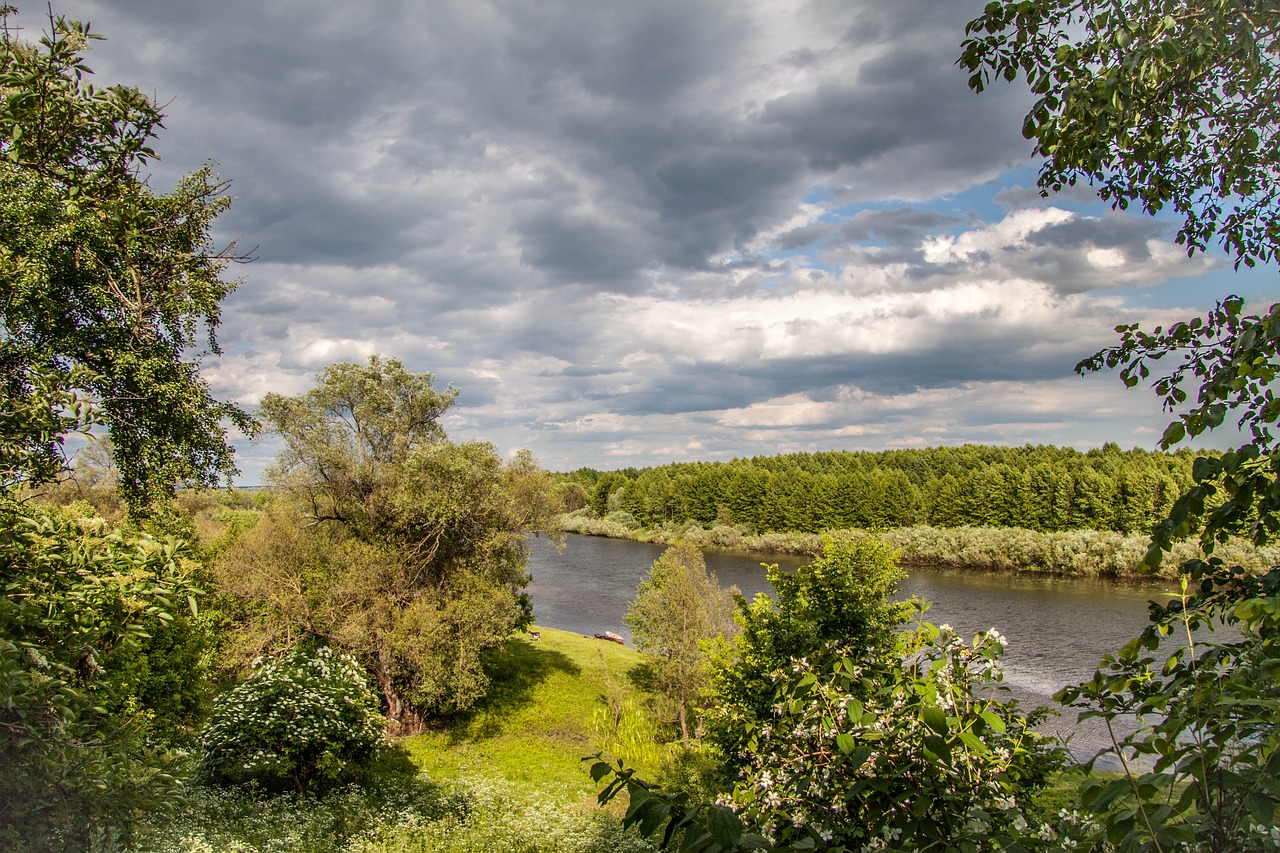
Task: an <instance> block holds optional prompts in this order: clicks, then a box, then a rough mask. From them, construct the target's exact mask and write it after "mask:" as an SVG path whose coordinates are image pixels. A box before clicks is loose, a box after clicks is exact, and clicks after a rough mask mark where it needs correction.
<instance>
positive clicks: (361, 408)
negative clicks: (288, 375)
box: [218, 356, 556, 730]
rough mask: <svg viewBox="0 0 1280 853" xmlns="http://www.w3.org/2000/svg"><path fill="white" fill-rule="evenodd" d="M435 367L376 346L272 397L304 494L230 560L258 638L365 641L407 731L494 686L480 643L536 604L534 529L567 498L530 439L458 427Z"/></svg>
mask: <svg viewBox="0 0 1280 853" xmlns="http://www.w3.org/2000/svg"><path fill="white" fill-rule="evenodd" d="M432 379H433V377H432V375H431V374H429V373H412V372H410V371H408V370H406V369H405V368H404V365H403V364H401V362H400V361H399V360H397V359H394V358H387V359H383V358H380V357H378V356H373V357H371V358H370V359H369V362H368V363H367V364H364V365H360V364H350V363H344V364H335V365H331V366H330V367H328V368H326V369H325V371H324V373H323V374H321V376H320V377H319V382H318V383H317V385H316V387H314V388H312V389H311V390H310V391H308V392H307V393H305V394H302V395H300V396H296V397H284V396H281V395H278V394H269V395H267V396H266V397H265V398H264V399H263V402H262V417H263V420H264V421H265V422H266V424H267V425H268V428H269V429H271V430H272V431H274V432H275V433H277V434H279V435H280V436H281V437H282V438H283V439H284V443H285V448H284V450H283V451H282V452H281V454H280V456H279V458H278V460H277V462H276V464H275V466H273V468H272V469H271V471H270V472H269V476H270V477H271V478H272V480H273V481H274V482H275V483H276V484H277V485H278V486H279V488H280V489H281V491H282V492H283V493H285V495H286V496H288V497H289V498H290V499H291V501H288V502H286V503H285V505H283V506H282V507H280V509H279V510H278V511H277V512H276V513H275V514H274V515H272V516H270V517H269V518H267V519H265V520H264V523H263V524H262V525H261V526H260V528H259V529H257V530H255V531H252V532H251V533H250V534H247V535H245V536H243V537H242V538H241V539H240V540H239V541H237V542H236V543H235V545H233V546H232V547H231V549H229V550H228V552H227V553H226V555H225V556H224V558H223V559H222V561H221V565H220V566H219V568H218V576H219V584H220V587H221V588H222V589H223V590H225V591H227V592H228V593H230V594H232V595H234V596H236V597H238V598H239V599H241V600H242V601H244V602H245V606H246V611H247V615H248V621H247V624H246V629H247V631H246V636H247V637H248V638H250V639H251V640H252V641H254V642H255V643H256V644H257V645H256V646H255V648H259V649H273V648H276V649H278V648H281V647H287V646H289V645H291V644H292V643H294V642H296V641H297V640H298V639H299V638H302V637H306V636H312V637H319V638H322V639H324V640H325V641H327V642H330V643H332V644H335V645H337V646H339V647H341V648H344V649H347V650H349V651H351V652H352V653H353V654H355V655H356V656H357V657H358V658H359V659H360V660H361V662H362V663H363V664H364V665H365V666H366V667H367V668H368V669H369V671H370V672H371V673H372V674H373V676H374V678H375V681H376V683H377V685H378V688H379V690H380V692H381V694H382V697H383V700H384V701H385V702H386V704H387V708H388V713H389V715H390V716H391V718H392V720H393V721H394V722H395V723H396V724H397V725H398V726H399V727H400V728H401V729H402V730H413V729H416V728H417V727H419V726H420V725H421V724H422V722H423V720H424V718H425V716H427V715H430V714H440V713H449V712H453V711H458V710H462V709H464V708H466V707H469V706H470V705H471V703H473V702H474V701H475V700H476V699H477V698H478V697H479V696H480V695H482V694H483V692H484V687H485V685H486V683H487V682H486V679H485V676H484V672H483V667H482V661H481V654H482V653H483V652H484V650H485V649H488V648H491V647H492V646H494V645H496V644H497V643H500V642H501V641H502V640H504V639H505V638H506V637H507V636H509V635H510V633H511V631H512V630H513V629H515V628H516V627H517V626H519V625H522V624H526V623H527V622H528V620H529V618H530V607H529V601H528V597H527V596H526V595H525V594H524V593H523V592H522V589H523V587H524V586H525V585H526V584H527V583H528V575H527V574H526V572H525V560H526V556H527V551H526V544H525V536H526V535H527V534H528V533H529V532H530V531H537V530H546V529H548V527H549V523H550V519H551V516H552V513H553V512H554V511H555V508H556V501H555V492H554V489H553V488H552V486H551V481H550V479H549V477H548V476H547V475H546V473H545V472H544V471H542V470H541V469H540V468H538V467H537V465H536V464H535V463H534V461H533V458H532V456H530V455H529V454H528V453H521V454H519V455H517V456H516V457H515V458H514V459H513V460H511V461H510V462H506V463H504V462H503V460H502V459H500V458H499V457H498V455H497V453H495V452H494V449H493V447H492V446H491V445H488V444H482V443H478V442H470V443H463V444H455V443H453V442H450V441H448V440H447V438H446V436H445V433H444V430H443V428H442V427H441V426H440V423H439V420H440V417H441V415H443V414H444V412H445V411H447V409H448V408H449V406H451V405H452V404H453V401H454V399H455V398H456V396H457V391H456V390H455V389H453V388H447V389H445V390H443V391H441V390H437V389H436V388H434V387H433V386H432Z"/></svg>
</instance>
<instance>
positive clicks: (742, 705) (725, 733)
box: [707, 536, 915, 762]
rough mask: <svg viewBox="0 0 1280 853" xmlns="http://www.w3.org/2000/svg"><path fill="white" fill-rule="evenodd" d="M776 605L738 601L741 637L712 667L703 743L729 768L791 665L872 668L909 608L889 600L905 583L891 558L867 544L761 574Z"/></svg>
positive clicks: (845, 545)
mask: <svg viewBox="0 0 1280 853" xmlns="http://www.w3.org/2000/svg"><path fill="white" fill-rule="evenodd" d="M767 572H768V578H769V583H770V584H772V585H773V588H774V592H775V594H776V596H777V602H776V604H775V602H774V600H773V599H771V598H770V597H769V596H766V595H764V594H761V595H758V596H757V597H756V599H755V600H754V601H752V602H747V601H744V600H742V599H739V605H738V613H737V616H736V618H737V621H738V624H739V626H740V627H741V633H740V634H739V635H738V636H737V638H736V639H735V642H734V643H732V644H731V645H729V646H728V647H726V648H725V649H723V650H721V652H720V653H719V654H718V655H717V656H716V658H715V660H714V662H713V669H712V682H711V698H712V704H711V707H710V708H709V709H708V712H707V721H708V736H709V738H710V740H711V742H712V743H714V744H715V745H716V746H717V747H719V748H720V749H721V751H722V752H724V754H725V755H726V756H727V757H728V758H729V760H730V761H731V762H732V761H736V760H737V758H738V757H739V756H740V754H741V753H742V752H743V750H744V749H745V748H746V747H747V745H748V740H749V738H750V737H751V733H752V731H753V730H754V729H755V727H756V726H757V725H758V724H760V723H761V722H763V721H764V720H767V719H768V718H769V717H770V715H771V713H772V711H771V709H772V706H773V704H774V692H775V679H776V677H777V674H778V673H779V672H783V671H786V670H788V669H790V668H791V666H792V665H793V664H794V662H795V661H798V660H808V661H810V662H811V663H812V664H813V665H814V666H819V667H822V666H826V665H827V664H828V663H829V662H831V661H833V660H839V659H841V658H845V657H848V658H851V659H853V660H855V661H858V662H859V663H867V664H869V663H873V662H876V661H880V660H882V659H884V658H885V657H886V656H890V655H892V654H893V653H894V649H895V640H894V631H895V629H896V628H897V627H898V626H899V625H901V624H902V623H903V622H904V621H905V620H906V619H907V618H908V617H909V615H910V614H911V613H912V612H914V607H915V605H914V603H912V602H895V601H892V600H891V598H892V596H893V594H894V591H895V590H896V589H897V583H898V581H899V580H901V579H902V578H903V577H904V575H903V573H902V571H901V569H899V568H898V562H897V554H896V553H895V551H894V550H893V548H892V547H891V546H889V545H888V544H886V543H885V542H883V541H881V540H879V539H875V538H872V537H868V536H862V537H854V538H851V539H847V540H843V541H839V540H835V539H832V538H829V537H828V538H826V539H825V540H824V547H823V552H822V556H820V557H818V558H816V559H815V560H814V561H813V562H811V563H809V564H808V565H805V566H802V567H800V568H799V569H798V570H797V571H796V572H795V573H794V574H787V573H785V572H783V571H781V570H780V569H779V568H778V567H777V566H770V567H768V569H767Z"/></svg>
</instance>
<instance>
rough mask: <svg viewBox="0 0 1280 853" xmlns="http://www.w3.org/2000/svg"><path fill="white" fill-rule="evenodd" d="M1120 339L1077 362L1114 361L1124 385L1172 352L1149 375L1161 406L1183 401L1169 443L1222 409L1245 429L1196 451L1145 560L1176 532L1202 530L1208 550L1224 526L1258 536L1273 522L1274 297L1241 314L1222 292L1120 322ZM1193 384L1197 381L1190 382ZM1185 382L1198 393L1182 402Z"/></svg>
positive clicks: (1276, 486) (1268, 535) (1153, 560)
mask: <svg viewBox="0 0 1280 853" xmlns="http://www.w3.org/2000/svg"><path fill="white" fill-rule="evenodd" d="M1116 331H1117V332H1118V333H1119V334H1120V336H1121V341H1120V344H1119V345H1118V346H1115V347H1112V348H1110V349H1107V350H1103V351H1102V352H1100V353H1098V354H1096V355H1094V356H1093V357H1091V358H1088V359H1085V360H1084V361H1082V362H1080V364H1079V365H1078V366H1077V368H1076V369H1077V370H1079V371H1081V372H1085V371H1095V370H1101V369H1103V368H1104V367H1105V368H1111V369H1114V368H1117V367H1118V368H1120V376H1121V379H1122V380H1123V381H1124V383H1125V385H1127V386H1129V387H1133V386H1135V385H1137V384H1138V383H1139V382H1142V381H1144V380H1147V379H1149V378H1150V377H1151V375H1152V371H1153V369H1154V365H1153V364H1152V362H1157V361H1160V360H1161V359H1163V358H1165V357H1169V358H1170V362H1171V368H1170V369H1169V370H1168V372H1166V373H1163V374H1161V375H1159V376H1158V377H1157V378H1156V379H1155V380H1154V382H1153V387H1154V390H1155V392H1156V395H1157V396H1158V397H1159V398H1160V401H1161V403H1162V404H1163V406H1164V408H1165V409H1166V410H1167V411H1170V412H1176V411H1178V410H1179V409H1181V408H1184V407H1185V408H1186V411H1183V412H1181V413H1180V414H1179V415H1178V419H1177V420H1175V421H1173V422H1172V423H1171V424H1169V426H1168V428H1167V429H1166V430H1165V432H1164V435H1163V436H1162V437H1161V439H1160V446H1161V448H1163V449H1166V450H1167V449H1168V448H1170V447H1172V446H1173V445H1175V444H1178V443H1179V442H1181V441H1183V440H1184V439H1185V438H1194V437H1196V436H1199V435H1201V434H1203V433H1205V432H1207V431H1209V430H1212V429H1214V428H1216V427H1218V426H1221V425H1222V424H1223V423H1224V422H1225V421H1226V420H1227V419H1228V418H1229V417H1230V418H1232V419H1235V420H1236V422H1237V426H1238V427H1239V428H1240V430H1241V432H1242V433H1244V434H1246V435H1247V436H1249V438H1250V439H1251V440H1250V441H1249V442H1248V443H1245V444H1242V445H1240V446H1239V447H1237V448H1236V449H1235V450H1232V451H1229V452H1227V453H1224V454H1222V455H1221V456H1216V457H1215V456H1202V457H1200V458H1198V459H1196V461H1195V463H1194V465H1193V467H1192V472H1191V473H1192V477H1193V478H1194V480H1195V483H1194V485H1193V486H1192V487H1191V488H1189V489H1187V490H1186V491H1185V492H1184V493H1183V494H1182V495H1180V496H1179V498H1178V499H1177V500H1176V501H1175V502H1174V505H1173V507H1172V509H1171V510H1170V512H1169V516H1168V518H1167V519H1165V520H1164V521H1162V522H1160V523H1159V524H1158V525H1157V526H1156V528H1155V530H1154V533H1153V537H1152V543H1151V550H1150V551H1149V552H1148V555H1147V562H1148V563H1149V564H1151V565H1158V564H1159V563H1160V559H1161V556H1162V552H1164V551H1168V550H1169V549H1170V548H1171V547H1172V545H1173V542H1174V541H1176V540H1177V539H1180V538H1183V537H1186V536H1189V535H1191V534H1193V533H1194V532H1195V531H1196V530H1197V529H1198V530H1199V531H1200V540H1201V543H1202V547H1203V549H1204V551H1205V552H1206V553H1208V552H1211V551H1212V550H1213V548H1214V544H1215V543H1216V542H1224V541H1226V540H1227V538H1228V537H1229V536H1232V535H1241V536H1245V537H1247V538H1248V539H1249V540H1251V541H1252V542H1253V543H1254V544H1255V545H1265V544H1267V542H1269V541H1270V540H1271V539H1272V538H1273V537H1274V536H1275V534H1276V532H1277V531H1280V455H1277V453H1276V444H1275V436H1274V434H1273V430H1274V428H1275V424H1276V422H1277V420H1280V399H1277V397H1276V394H1275V388H1274V387H1273V386H1274V384H1275V379H1276V375H1277V371H1278V370H1280V359H1278V358H1277V345H1278V344H1280V305H1275V306H1272V308H1271V311H1270V312H1269V313H1268V314H1266V315H1261V316H1259V315H1246V314H1244V302H1243V300H1241V299H1240V298H1239V297H1235V296H1232V297H1228V298H1227V299H1225V300H1223V301H1222V302H1220V303H1218V305H1217V307H1216V308H1215V309H1214V310H1213V311H1210V312H1209V313H1208V314H1207V315H1206V316H1204V317H1196V318H1193V319H1191V320H1190V321H1188V322H1182V323H1175V324H1173V325H1172V326H1170V327H1169V328H1168V329H1164V328H1162V327H1159V326H1157V327H1156V328H1155V329H1154V330H1153V331H1151V332H1144V331H1142V330H1141V329H1139V328H1138V326H1137V325H1136V324H1135V325H1127V326H1119V327H1117V328H1116ZM1197 384H1198V386H1199V387H1198V388H1197V387H1195V386H1196V385H1197ZM1189 391H1191V392H1193V393H1194V394H1195V399H1194V402H1192V403H1190V404H1189V405H1188V399H1189V396H1190V395H1189V393H1188V392H1189Z"/></svg>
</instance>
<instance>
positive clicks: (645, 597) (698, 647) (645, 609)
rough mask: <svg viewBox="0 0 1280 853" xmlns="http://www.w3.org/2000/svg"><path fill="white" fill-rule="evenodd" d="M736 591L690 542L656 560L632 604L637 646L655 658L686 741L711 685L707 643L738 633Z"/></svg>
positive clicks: (658, 675)
mask: <svg viewBox="0 0 1280 853" xmlns="http://www.w3.org/2000/svg"><path fill="white" fill-rule="evenodd" d="M735 592H736V590H724V589H721V588H720V585H719V584H718V583H717V582H716V576H715V575H713V574H708V573H707V564H706V561H705V560H703V558H702V552H701V551H699V550H698V549H697V547H696V546H694V545H691V544H689V543H687V542H686V543H682V544H680V545H675V546H673V547H671V548H668V549H667V550H666V551H664V552H663V554H662V556H661V557H659V558H658V559H657V560H656V561H654V564H653V566H652V567H651V568H650V569H649V575H648V577H646V578H645V579H644V580H643V581H641V582H640V586H639V587H637V588H636V598H635V601H633V602H631V606H630V607H628V608H627V615H626V621H627V625H628V626H629V627H630V628H631V632H632V636H633V637H634V639H635V642H636V646H637V647H638V648H639V649H640V651H641V652H642V653H643V654H644V655H645V656H646V657H648V658H649V659H650V660H651V661H652V662H653V667H652V669H653V677H654V680H655V681H656V683H657V684H658V686H659V687H660V688H661V689H662V692H663V693H664V694H665V695H666V697H667V699H668V700H670V702H671V704H672V705H673V706H674V708H675V711H676V717H677V719H678V721H679V723H680V736H681V737H682V738H683V739H684V741H685V743H688V742H689V734H690V732H689V712H690V711H691V710H693V709H694V707H695V706H696V704H697V703H698V700H699V698H700V697H701V694H702V691H703V688H704V687H705V686H706V683H707V678H708V672H709V669H708V667H709V660H708V655H707V647H708V644H710V643H712V642H714V641H715V640H716V639H717V638H719V637H729V636H732V635H733V633H734V631H735V626H734V622H733V595H734V593H735Z"/></svg>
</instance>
